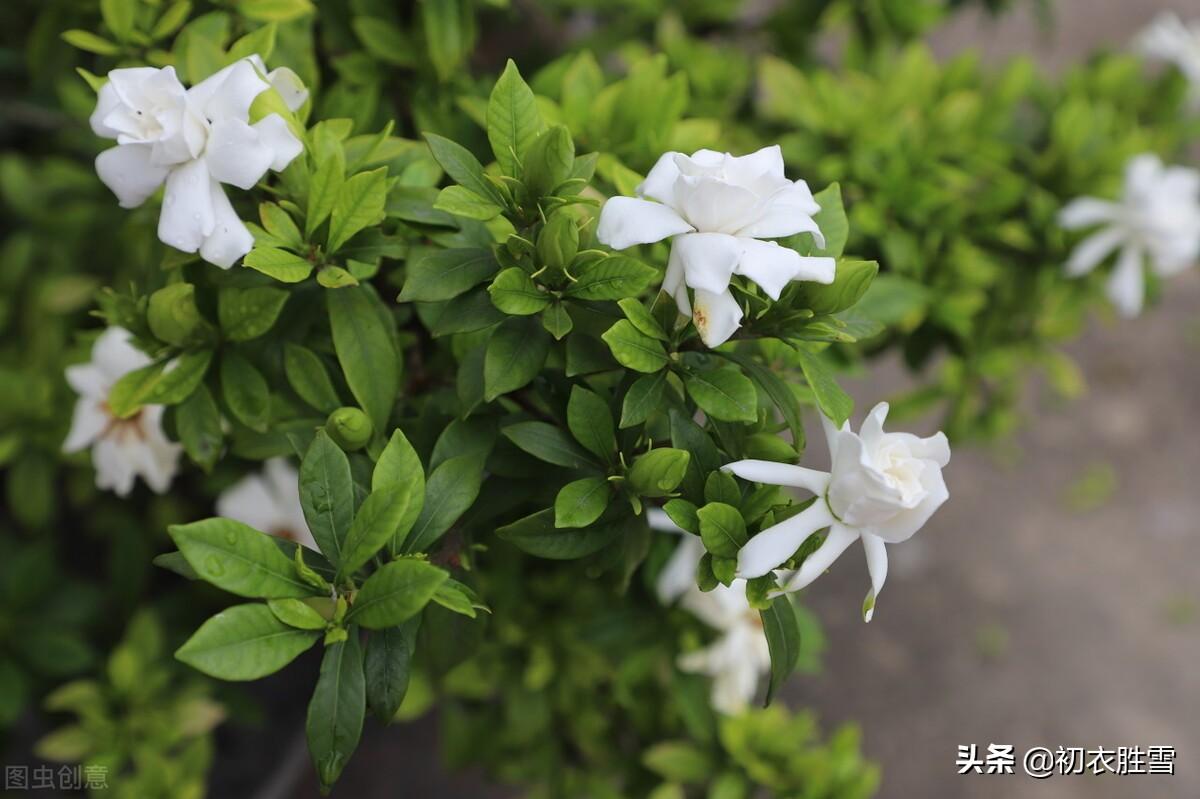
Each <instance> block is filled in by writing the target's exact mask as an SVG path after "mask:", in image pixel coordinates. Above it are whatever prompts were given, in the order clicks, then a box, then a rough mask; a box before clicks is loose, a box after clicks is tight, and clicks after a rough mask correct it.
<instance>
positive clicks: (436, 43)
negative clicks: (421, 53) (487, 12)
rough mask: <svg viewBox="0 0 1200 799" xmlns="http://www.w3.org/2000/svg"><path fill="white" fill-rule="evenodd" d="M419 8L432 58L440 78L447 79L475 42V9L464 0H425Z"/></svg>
mask: <svg viewBox="0 0 1200 799" xmlns="http://www.w3.org/2000/svg"><path fill="white" fill-rule="evenodd" d="M420 9H421V27H422V29H423V30H424V32H425V46H426V48H427V49H428V51H429V62H430V63H431V64H433V68H434V71H435V72H437V76H438V80H441V81H447V80H449V79H450V78H451V77H452V76H453V75H454V73H455V72H456V71H457V70H458V69H459V67H460V66H462V64H463V62H464V61H465V60H466V57H467V55H468V54H469V53H470V52H471V48H472V47H473V46H474V44H475V27H474V26H475V22H474V16H473V15H474V9H473V8H472V7H471V6H470V5H469V4H467V3H466V2H464V0H437V2H423V3H421V5H420Z"/></svg>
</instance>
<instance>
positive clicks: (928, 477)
mask: <svg viewBox="0 0 1200 799" xmlns="http://www.w3.org/2000/svg"><path fill="white" fill-rule="evenodd" d="M920 480H921V488H922V493H923V494H924V497H923V498H922V499H921V501H920V502H919V503H917V505H916V507H913V508H908V509H905V510H900V511H898V512H896V513H895V514H893V515H892V517H891V518H889V519H888V521H887V524H886V526H885V527H886V529H884V528H869V529H864V530H863V531H862V532H863V533H869V534H872V535H874V536H876V537H878V538H880V539H882V540H883V541H886V542H887V543H889V544H899V543H901V542H903V541H907V540H908V539H910V538H912V537H913V536H914V535H915V534H916V533H917V531H918V530H920V529H921V528H922V527H924V526H925V524H926V523H927V522H928V521H929V518H930V517H931V516H933V514H934V512H935V511H937V509H938V508H940V507H941V506H942V505H943V504H944V503H945V502H946V500H947V499H949V498H950V490H949V489H948V488H946V479H945V476H944V475H943V474H942V470H941V469H933V468H926V469H924V470H922V472H921V477H920Z"/></svg>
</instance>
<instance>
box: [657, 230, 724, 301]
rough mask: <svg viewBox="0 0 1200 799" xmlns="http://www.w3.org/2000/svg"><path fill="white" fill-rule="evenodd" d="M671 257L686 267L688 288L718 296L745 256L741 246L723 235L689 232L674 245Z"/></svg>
mask: <svg viewBox="0 0 1200 799" xmlns="http://www.w3.org/2000/svg"><path fill="white" fill-rule="evenodd" d="M671 255H672V256H673V257H677V258H678V259H679V262H680V263H681V264H682V265H683V280H684V282H685V283H687V285H688V287H689V288H693V289H697V290H702V291H707V292H710V293H713V294H719V293H721V292H723V291H725V289H727V288H729V278H730V277H732V276H733V270H734V269H735V268H736V267H737V265H738V261H740V260H741V257H742V245H741V242H739V241H738V240H737V239H735V238H734V237H733V236H727V235H725V234H724V233H688V234H686V235H683V236H680V237H678V238H677V239H675V240H674V241H672V242H671Z"/></svg>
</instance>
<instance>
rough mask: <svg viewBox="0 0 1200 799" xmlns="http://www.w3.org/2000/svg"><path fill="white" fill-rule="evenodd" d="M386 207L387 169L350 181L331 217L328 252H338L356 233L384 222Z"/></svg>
mask: <svg viewBox="0 0 1200 799" xmlns="http://www.w3.org/2000/svg"><path fill="white" fill-rule="evenodd" d="M386 204H387V167H379V168H378V169H373V170H371V171H370V172H361V173H359V174H357V175H355V176H354V177H352V178H348V179H347V180H346V182H345V183H343V184H342V187H341V189H340V190H339V191H338V196H337V201H336V202H334V204H333V212H332V213H331V214H330V218H329V252H337V251H338V250H339V249H341V246H342V245H343V244H345V243H346V242H347V241H349V240H350V239H351V238H352V237H353V236H354V234H355V233H358V232H359V231H360V230H362V229H363V228H365V227H367V226H368V225H374V224H376V223H377V222H379V221H380V220H382V219H383V218H384V211H383V209H384V206H385V205H386Z"/></svg>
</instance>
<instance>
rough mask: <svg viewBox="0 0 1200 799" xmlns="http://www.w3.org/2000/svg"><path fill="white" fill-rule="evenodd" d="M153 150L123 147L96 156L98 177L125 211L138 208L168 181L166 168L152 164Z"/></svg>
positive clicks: (113, 148)
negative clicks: (115, 196)
mask: <svg viewBox="0 0 1200 799" xmlns="http://www.w3.org/2000/svg"><path fill="white" fill-rule="evenodd" d="M153 150H154V148H153V146H152V145H149V144H122V145H118V146H116V147H111V148H109V149H107V150H105V151H104V152H102V153H100V154H99V155H98V156H96V174H97V175H98V176H99V178H100V182H101V183H103V184H104V185H105V186H108V188H109V189H110V190H111V191H112V193H113V194H115V195H117V202H118V203H119V204H120V206H121V207H122V208H137V207H138V206H139V205H141V204H142V203H144V202H146V200H147V199H149V198H150V195H152V194H154V192H156V191H158V187H159V186H161V185H162V184H163V181H164V180H166V177H167V169H166V168H165V167H161V166H157V165H155V164H154V163H153V162H152V161H151V157H152V155H153Z"/></svg>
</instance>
